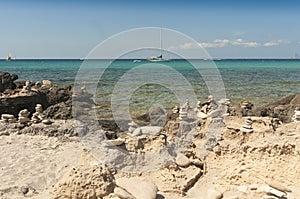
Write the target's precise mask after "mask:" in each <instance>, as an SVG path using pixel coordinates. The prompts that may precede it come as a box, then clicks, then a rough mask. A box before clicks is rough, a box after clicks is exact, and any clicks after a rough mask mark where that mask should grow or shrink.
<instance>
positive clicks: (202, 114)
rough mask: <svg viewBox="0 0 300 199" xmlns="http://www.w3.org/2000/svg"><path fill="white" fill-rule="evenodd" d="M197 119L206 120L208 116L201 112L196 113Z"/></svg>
mask: <svg viewBox="0 0 300 199" xmlns="http://www.w3.org/2000/svg"><path fill="white" fill-rule="evenodd" d="M197 117H199V118H201V119H206V118H208V115H207V114H205V113H203V112H202V111H199V112H198V113H197Z"/></svg>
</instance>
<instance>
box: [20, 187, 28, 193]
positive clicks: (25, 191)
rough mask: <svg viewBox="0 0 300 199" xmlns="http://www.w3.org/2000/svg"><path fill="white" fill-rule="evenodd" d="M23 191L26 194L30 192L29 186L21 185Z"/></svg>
mask: <svg viewBox="0 0 300 199" xmlns="http://www.w3.org/2000/svg"><path fill="white" fill-rule="evenodd" d="M21 192H22V193H23V194H24V195H25V194H27V193H28V192H29V187H27V186H22V187H21Z"/></svg>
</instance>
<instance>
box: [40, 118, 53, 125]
mask: <svg viewBox="0 0 300 199" xmlns="http://www.w3.org/2000/svg"><path fill="white" fill-rule="evenodd" d="M42 123H43V124H47V125H49V124H52V123H53V122H52V121H51V120H48V119H46V120H42Z"/></svg>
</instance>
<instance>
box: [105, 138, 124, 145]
mask: <svg viewBox="0 0 300 199" xmlns="http://www.w3.org/2000/svg"><path fill="white" fill-rule="evenodd" d="M103 143H104V144H105V145H107V146H119V145H122V144H124V143H125V139H122V138H118V139H115V140H105V141H103Z"/></svg>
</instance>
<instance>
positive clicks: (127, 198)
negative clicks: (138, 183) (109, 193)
mask: <svg viewBox="0 0 300 199" xmlns="http://www.w3.org/2000/svg"><path fill="white" fill-rule="evenodd" d="M114 194H116V195H117V196H118V197H119V198H121V199H135V197H133V196H132V195H131V194H130V193H128V192H127V191H125V190H124V189H121V188H119V187H116V188H115V189H114Z"/></svg>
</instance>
